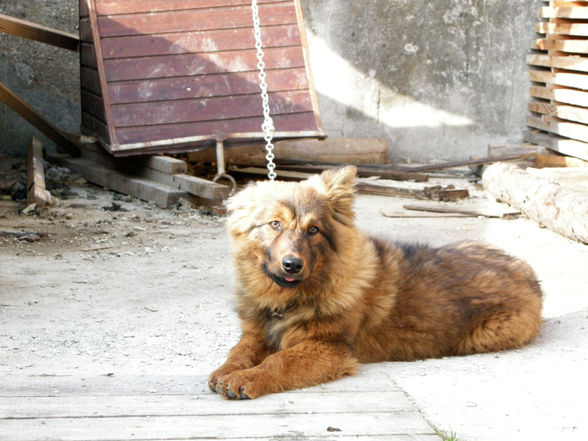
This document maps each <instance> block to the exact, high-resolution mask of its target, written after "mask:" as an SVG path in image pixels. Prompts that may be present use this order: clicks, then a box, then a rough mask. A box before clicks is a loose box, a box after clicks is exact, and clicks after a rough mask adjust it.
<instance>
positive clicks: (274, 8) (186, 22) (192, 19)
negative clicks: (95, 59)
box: [98, 3, 296, 38]
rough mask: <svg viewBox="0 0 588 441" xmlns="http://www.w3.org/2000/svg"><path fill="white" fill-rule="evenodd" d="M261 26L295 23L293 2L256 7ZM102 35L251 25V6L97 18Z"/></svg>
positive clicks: (110, 35) (246, 26) (158, 32)
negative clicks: (261, 21)
mask: <svg viewBox="0 0 588 441" xmlns="http://www.w3.org/2000/svg"><path fill="white" fill-rule="evenodd" d="M259 14H260V17H263V18H264V19H263V26H276V25H286V24H296V10H295V8H294V6H293V5H292V4H289V3H284V4H280V3H278V4H271V5H265V6H260V7H259ZM98 25H99V28H100V35H101V37H103V38H104V37H114V36H124V35H141V34H143V35H144V34H160V33H164V32H165V33H167V32H170V33H171V32H188V31H205V30H211V29H232V28H243V27H245V28H250V27H251V26H252V19H251V9H250V8H249V7H245V6H240V7H235V8H226V9H210V10H187V11H170V12H154V13H147V14H130V15H119V16H116V17H99V18H98Z"/></svg>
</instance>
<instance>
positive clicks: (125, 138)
mask: <svg viewBox="0 0 588 441" xmlns="http://www.w3.org/2000/svg"><path fill="white" fill-rule="evenodd" d="M272 119H273V121H274V126H275V127H276V132H290V133H293V132H302V131H311V130H314V131H318V128H317V126H316V120H315V115H314V114H313V113H312V112H306V113H297V114H291V115H276V116H275V117H273V118H272ZM262 122H263V117H261V116H257V117H253V118H241V119H236V120H224V121H222V120H217V121H204V122H196V123H187V124H173V125H159V126H146V127H129V128H124V127H123V128H119V129H117V134H118V138H119V140H120V143H121V144H135V143H148V142H152V141H155V140H171V139H182V138H189V137H192V136H209V138H208V139H211V140H212V139H214V138H215V137H218V138H219V139H224V138H226V137H228V135H231V134H240V133H257V134H259V133H260V132H261V123H262ZM309 136H311V135H309Z"/></svg>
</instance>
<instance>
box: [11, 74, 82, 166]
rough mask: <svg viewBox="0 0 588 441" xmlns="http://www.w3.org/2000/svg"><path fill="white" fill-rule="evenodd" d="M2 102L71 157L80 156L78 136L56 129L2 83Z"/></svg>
mask: <svg viewBox="0 0 588 441" xmlns="http://www.w3.org/2000/svg"><path fill="white" fill-rule="evenodd" d="M0 102H3V103H5V104H6V105H7V106H8V107H10V108H11V109H12V110H14V111H15V112H16V113H18V114H19V115H20V116H22V117H23V118H24V119H26V120H27V121H28V122H29V123H31V124H32V125H33V126H35V127H36V128H37V129H39V130H40V131H41V132H42V133H43V134H45V136H47V138H49V139H50V140H52V141H53V142H54V143H55V144H57V145H58V146H59V147H61V148H63V149H64V150H65V151H66V152H67V153H69V154H70V155H71V156H79V155H80V149H79V145H78V142H79V141H78V137H77V136H75V135H71V134H69V133H66V132H64V131H62V130H60V129H58V128H57V127H55V126H54V125H53V124H51V123H50V122H49V121H47V120H46V119H45V118H44V117H43V116H41V115H40V114H39V113H37V112H36V111H35V109H33V108H32V107H31V106H29V105H28V104H27V103H26V102H24V101H23V100H22V99H21V98H20V97H19V96H18V95H16V94H15V93H14V92H12V91H11V90H10V89H9V88H8V87H6V86H5V85H4V84H3V83H2V82H0Z"/></svg>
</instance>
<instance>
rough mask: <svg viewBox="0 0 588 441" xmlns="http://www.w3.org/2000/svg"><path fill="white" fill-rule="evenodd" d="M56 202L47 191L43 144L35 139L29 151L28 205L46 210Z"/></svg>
mask: <svg viewBox="0 0 588 441" xmlns="http://www.w3.org/2000/svg"><path fill="white" fill-rule="evenodd" d="M56 202H57V200H56V199H55V198H54V197H53V196H52V195H51V193H49V192H48V191H47V190H46V189H45V166H44V165H43V144H42V143H41V141H39V140H38V139H37V138H34V137H33V139H32V141H31V144H30V145H29V148H28V150H27V204H29V205H30V204H35V205H36V206H37V208H44V207H45V206H47V205H54V204H55V203H56Z"/></svg>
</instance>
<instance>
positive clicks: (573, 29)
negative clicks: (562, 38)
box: [535, 23, 588, 37]
mask: <svg viewBox="0 0 588 441" xmlns="http://www.w3.org/2000/svg"><path fill="white" fill-rule="evenodd" d="M535 32H537V33H538V34H563V35H577V36H581V37H587V36H588V23H536V24H535Z"/></svg>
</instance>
